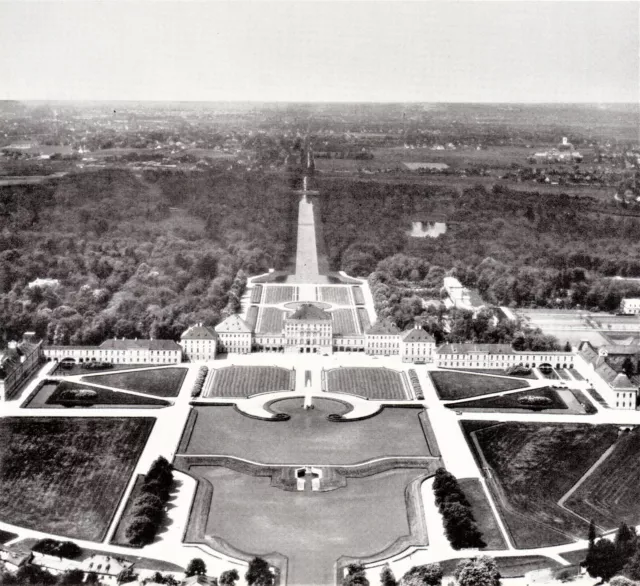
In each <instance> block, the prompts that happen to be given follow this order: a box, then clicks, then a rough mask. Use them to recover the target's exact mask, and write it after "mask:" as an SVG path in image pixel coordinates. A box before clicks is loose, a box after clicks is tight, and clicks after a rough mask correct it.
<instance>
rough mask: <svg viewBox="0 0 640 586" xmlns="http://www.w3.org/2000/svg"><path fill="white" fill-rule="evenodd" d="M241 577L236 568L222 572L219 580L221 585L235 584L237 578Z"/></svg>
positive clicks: (232, 585) (229, 585)
mask: <svg viewBox="0 0 640 586" xmlns="http://www.w3.org/2000/svg"><path fill="white" fill-rule="evenodd" d="M239 579H240V575H239V574H238V570H236V569H235V568H234V569H233V570H227V571H226V572H222V574H220V579H219V580H218V582H219V583H220V586H235V583H236V580H239Z"/></svg>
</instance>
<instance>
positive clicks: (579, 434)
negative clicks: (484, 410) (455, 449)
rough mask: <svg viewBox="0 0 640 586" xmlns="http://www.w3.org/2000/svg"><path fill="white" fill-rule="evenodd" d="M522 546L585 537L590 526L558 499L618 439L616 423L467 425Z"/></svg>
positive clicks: (472, 441) (507, 523)
mask: <svg viewBox="0 0 640 586" xmlns="http://www.w3.org/2000/svg"><path fill="white" fill-rule="evenodd" d="M462 428H463V430H464V431H465V435H466V436H467V439H468V440H469V444H470V446H471V448H472V451H473V452H474V455H475V456H476V458H477V459H478V463H479V465H480V466H481V467H482V468H485V469H488V470H489V471H490V472H489V476H488V479H489V482H488V484H489V487H490V489H491V491H492V493H493V496H494V498H495V500H496V504H497V506H498V508H499V509H500V511H501V515H502V517H503V519H504V521H505V523H506V525H507V527H508V529H509V531H510V533H511V536H512V538H513V541H514V543H515V544H516V547H519V548H533V547H543V546H550V545H558V544H561V543H568V542H570V541H573V540H575V539H577V538H584V537H585V536H586V533H587V529H588V522H583V521H581V520H580V519H579V518H577V517H575V516H574V515H572V514H570V513H569V512H568V511H566V510H565V509H563V508H562V507H560V506H559V505H558V501H559V500H560V499H561V498H562V497H563V496H564V495H565V494H566V493H567V492H568V491H569V490H570V489H571V488H572V487H573V486H574V485H575V484H576V483H577V482H578V481H579V480H580V478H582V476H583V475H584V474H585V473H586V472H587V470H589V468H590V467H591V466H592V465H593V464H594V463H595V462H596V461H597V460H598V458H600V456H602V454H603V453H604V452H605V451H606V450H607V449H608V448H609V446H611V445H613V444H614V443H615V442H616V441H617V438H618V428H617V427H616V426H615V425H598V426H592V425H588V424H578V423H557V424H554V423H539V424H538V423H499V424H496V423H495V422H474V421H464V422H462Z"/></svg>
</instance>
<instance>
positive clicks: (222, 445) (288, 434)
mask: <svg viewBox="0 0 640 586" xmlns="http://www.w3.org/2000/svg"><path fill="white" fill-rule="evenodd" d="M313 404H314V409H304V408H303V399H302V398H300V397H298V398H292V399H282V400H279V401H276V402H274V403H272V409H273V410H274V411H276V412H278V413H287V414H289V415H290V416H291V418H290V419H289V420H287V421H277V422H276V421H262V420H259V419H253V418H251V417H247V416H246V415H243V414H242V413H239V412H238V411H237V410H236V409H234V408H233V407H224V406H206V407H202V406H200V407H196V413H197V418H196V423H195V426H194V428H193V432H192V434H191V437H190V438H189V443H188V446H187V448H186V453H189V454H221V455H228V456H236V457H239V458H246V459H249V460H252V461H254V462H261V463H263V464H298V463H301V462H302V463H303V464H304V463H307V464H310V463H312V464H334V465H342V464H355V463H357V462H364V461H367V460H371V459H374V458H381V457H383V456H431V455H432V454H431V452H430V451H429V446H428V445H427V442H426V440H425V434H424V431H423V427H422V424H421V421H420V417H419V414H420V412H421V411H420V410H419V409H415V410H414V409H397V408H395V409H394V408H392V407H390V408H387V409H384V410H383V411H382V412H380V413H379V414H378V415H376V416H375V417H370V418H368V419H363V420H360V421H344V422H333V421H329V420H328V419H327V417H328V416H329V415H331V414H334V413H343V412H344V411H345V410H346V406H345V405H344V404H343V403H340V402H338V401H333V400H329V399H314V401H313Z"/></svg>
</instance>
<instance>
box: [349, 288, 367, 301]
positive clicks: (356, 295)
mask: <svg viewBox="0 0 640 586" xmlns="http://www.w3.org/2000/svg"><path fill="white" fill-rule="evenodd" d="M351 292H352V293H353V299H354V300H355V302H356V305H364V303H365V300H364V293H363V292H362V287H357V286H356V287H353V288H352V289H351Z"/></svg>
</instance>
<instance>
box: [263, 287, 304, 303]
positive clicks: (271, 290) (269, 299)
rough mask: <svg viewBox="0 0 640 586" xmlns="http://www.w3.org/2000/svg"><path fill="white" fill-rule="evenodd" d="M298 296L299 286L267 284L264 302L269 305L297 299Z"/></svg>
mask: <svg viewBox="0 0 640 586" xmlns="http://www.w3.org/2000/svg"><path fill="white" fill-rule="evenodd" d="M297 297H298V288H297V287H289V286H286V285H282V286H271V287H270V286H266V291H265V295H264V301H263V303H265V304H267V305H276V304H278V303H284V302H285V301H296V299H297Z"/></svg>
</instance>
